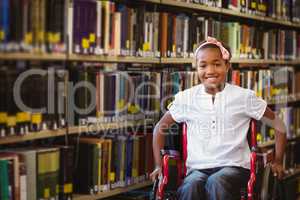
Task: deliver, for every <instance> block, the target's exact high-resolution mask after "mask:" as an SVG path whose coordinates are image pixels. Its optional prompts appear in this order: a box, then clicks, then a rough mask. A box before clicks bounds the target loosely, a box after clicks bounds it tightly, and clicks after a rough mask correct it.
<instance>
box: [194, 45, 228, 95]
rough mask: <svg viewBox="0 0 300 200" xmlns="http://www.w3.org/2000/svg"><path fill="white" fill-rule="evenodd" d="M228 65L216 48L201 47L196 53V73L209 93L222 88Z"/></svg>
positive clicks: (214, 92)
mask: <svg viewBox="0 0 300 200" xmlns="http://www.w3.org/2000/svg"><path fill="white" fill-rule="evenodd" d="M229 67H230V65H229V63H228V62H226V61H225V60H224V59H223V58H222V54H221V51H220V50H219V49H217V48H206V49H202V50H200V51H199V52H198V54H197V73H198V76H199V79H200V81H201V82H202V83H203V85H204V87H205V89H206V92H208V93H210V94H216V93H217V92H219V91H221V90H222V89H223V86H224V84H225V80H226V76H227V72H228V69H229Z"/></svg>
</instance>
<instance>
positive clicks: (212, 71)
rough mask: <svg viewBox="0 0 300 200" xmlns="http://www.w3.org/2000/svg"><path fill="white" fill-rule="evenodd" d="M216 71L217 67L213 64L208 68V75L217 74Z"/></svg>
mask: <svg viewBox="0 0 300 200" xmlns="http://www.w3.org/2000/svg"><path fill="white" fill-rule="evenodd" d="M215 70H216V65H214V64H211V65H208V66H207V68H206V73H215Z"/></svg>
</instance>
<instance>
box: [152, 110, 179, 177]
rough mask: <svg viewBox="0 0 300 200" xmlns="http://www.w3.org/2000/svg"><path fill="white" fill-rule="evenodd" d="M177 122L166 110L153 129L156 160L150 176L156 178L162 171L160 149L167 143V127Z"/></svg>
mask: <svg viewBox="0 0 300 200" xmlns="http://www.w3.org/2000/svg"><path fill="white" fill-rule="evenodd" d="M173 123H175V121H174V119H173V118H172V116H171V114H170V112H169V111H168V112H166V113H165V114H164V116H163V117H162V118H161V119H160V121H159V122H158V123H157V124H156V126H155V128H154V131H153V142H152V146H153V154H154V161H155V169H154V171H153V172H152V173H151V175H150V177H151V179H152V180H154V179H155V178H156V177H157V176H158V175H159V174H160V173H161V169H160V167H161V156H160V150H161V149H163V148H164V144H165V135H164V133H165V132H166V130H167V129H169V128H170V126H171V125H172V124H173Z"/></svg>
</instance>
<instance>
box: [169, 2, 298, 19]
mask: <svg viewBox="0 0 300 200" xmlns="http://www.w3.org/2000/svg"><path fill="white" fill-rule="evenodd" d="M174 1H176V0H174ZM177 1H180V0H177ZM181 2H186V3H195V4H202V5H207V6H213V7H218V8H221V7H222V8H228V9H231V10H235V11H240V12H245V13H249V14H254V15H259V16H268V17H272V18H278V19H285V20H287V21H294V22H299V21H300V16H299V10H300V2H299V1H298V0H279V1H278V0H277V1H271V0H181Z"/></svg>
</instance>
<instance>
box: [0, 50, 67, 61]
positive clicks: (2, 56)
mask: <svg viewBox="0 0 300 200" xmlns="http://www.w3.org/2000/svg"><path fill="white" fill-rule="evenodd" d="M66 59H67V56H66V54H63V53H17V52H16V53H0V60H37V61H63V60H66Z"/></svg>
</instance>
